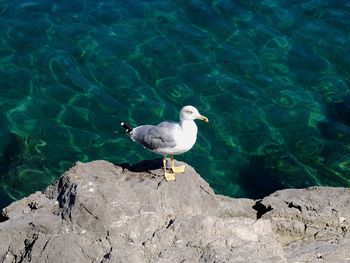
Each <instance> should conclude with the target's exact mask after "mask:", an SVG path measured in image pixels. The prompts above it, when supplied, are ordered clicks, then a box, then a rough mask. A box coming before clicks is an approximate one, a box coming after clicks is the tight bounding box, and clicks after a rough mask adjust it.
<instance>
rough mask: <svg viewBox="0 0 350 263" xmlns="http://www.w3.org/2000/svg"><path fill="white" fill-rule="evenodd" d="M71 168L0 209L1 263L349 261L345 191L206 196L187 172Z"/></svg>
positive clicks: (145, 166) (349, 203)
mask: <svg viewBox="0 0 350 263" xmlns="http://www.w3.org/2000/svg"><path fill="white" fill-rule="evenodd" d="M160 164H161V163H160V162H159V161H147V162H142V163H140V164H137V165H135V166H128V165H122V166H117V165H114V164H112V163H109V162H106V161H94V162H90V163H80V162H78V163H77V164H76V165H75V166H74V167H73V168H71V169H70V170H69V171H67V172H66V173H65V174H63V175H62V177H61V178H60V179H59V180H58V181H57V182H56V183H55V184H54V185H52V186H50V187H49V188H48V189H47V190H46V191H45V192H36V193H34V194H32V195H31V196H29V197H27V198H24V199H22V200H20V201H18V202H15V203H13V204H11V205H10V206H8V207H7V208H5V209H4V210H3V212H2V214H1V216H0V222H1V223H0V262H50V263H53V262H137V263H138V262H169V263H170V262H217V263H218V262H250V263H251V262H348V261H349V260H350V250H349V247H350V239H349V236H348V233H347V232H348V227H349V222H350V190H349V189H345V188H320V187H312V188H308V189H301V190H282V191H278V192H275V193H273V194H271V195H270V196H268V197H266V198H264V199H262V200H258V201H254V200H250V199H232V198H228V197H224V196H220V195H215V194H214V192H213V190H212V189H211V188H210V187H209V185H208V184H207V183H206V182H205V181H204V180H203V179H202V178H201V177H200V176H199V175H198V174H197V173H196V172H195V171H194V169H193V168H191V167H190V166H187V171H186V173H185V174H182V175H178V176H177V180H176V181H174V182H166V181H165V180H164V179H163V177H162V170H161V169H160V168H159V166H160Z"/></svg>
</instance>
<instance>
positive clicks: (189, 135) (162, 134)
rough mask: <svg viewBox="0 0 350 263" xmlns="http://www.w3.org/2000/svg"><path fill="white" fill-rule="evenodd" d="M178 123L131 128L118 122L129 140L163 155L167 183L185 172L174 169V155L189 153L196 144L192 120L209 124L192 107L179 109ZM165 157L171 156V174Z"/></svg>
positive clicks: (195, 127) (182, 169) (194, 124)
mask: <svg viewBox="0 0 350 263" xmlns="http://www.w3.org/2000/svg"><path fill="white" fill-rule="evenodd" d="M179 117H180V122H172V121H163V122H161V123H159V124H157V125H141V126H137V127H135V128H132V127H131V126H130V125H129V124H128V123H126V122H120V125H121V126H122V127H123V128H124V129H125V132H126V134H127V135H129V136H130V138H131V139H132V140H133V141H135V142H137V143H140V144H142V145H143V146H144V147H145V148H147V149H148V150H150V151H152V152H154V153H157V154H161V155H163V168H164V177H165V179H166V180H167V181H173V180H176V174H178V173H184V172H185V165H181V166H177V167H175V164H174V155H178V154H182V153H185V152H187V151H189V150H190V149H191V148H192V147H193V145H194V144H195V142H196V139H197V132H198V128H197V125H196V123H195V122H194V120H196V119H198V120H202V121H204V122H209V120H208V118H207V117H205V116H203V115H201V114H200V113H199V112H198V110H197V109H196V108H195V107H193V106H185V107H183V108H182V109H181V111H180V114H179ZM167 155H170V156H171V172H168V171H167V167H166V163H167V159H166V158H167Z"/></svg>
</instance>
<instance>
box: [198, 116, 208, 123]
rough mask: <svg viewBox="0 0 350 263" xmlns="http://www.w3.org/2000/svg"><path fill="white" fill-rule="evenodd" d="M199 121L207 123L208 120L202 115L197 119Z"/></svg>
mask: <svg viewBox="0 0 350 263" xmlns="http://www.w3.org/2000/svg"><path fill="white" fill-rule="evenodd" d="M199 119H200V120H202V121H204V122H209V120H208V118H207V117H205V116H203V115H201V116H200V117H199Z"/></svg>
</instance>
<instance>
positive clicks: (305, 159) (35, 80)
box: [0, 0, 350, 207]
mask: <svg viewBox="0 0 350 263" xmlns="http://www.w3.org/2000/svg"><path fill="white" fill-rule="evenodd" d="M0 23H1V27H0V109H1V110H0V121H1V128H0V135H1V137H0V207H4V206H5V205H7V204H9V203H10V202H12V201H13V200H17V199H19V198H21V197H23V196H26V195H28V194H29V193H31V192H34V191H36V190H41V189H43V188H44V187H46V186H47V185H48V184H50V183H51V182H53V181H54V180H55V179H57V177H58V176H59V175H60V174H61V173H62V172H63V171H65V170H66V169H68V168H69V167H70V166H72V164H73V163H74V162H75V161H77V160H79V161H83V162H86V161H89V160H94V159H105V160H110V161H112V162H115V163H124V162H128V163H136V162H138V161H140V160H143V159H154V158H159V156H157V155H155V154H153V153H151V152H148V151H146V150H144V149H143V148H142V147H141V146H139V145H137V144H134V143H132V142H131V141H130V140H129V139H128V138H127V137H125V136H123V134H121V133H115V132H114V131H116V130H119V131H120V127H119V120H126V121H128V122H130V123H131V124H132V125H139V124H145V123H150V124H152V123H153V124H155V123H157V122H159V121H161V120H164V119H169V120H176V119H177V118H178V111H179V109H180V108H181V107H182V106H184V105H187V104H191V105H194V106H196V107H197V108H198V109H199V110H200V112H201V113H202V114H204V115H206V116H208V118H209V119H210V123H209V124H205V123H198V126H199V137H198V140H197V143H196V145H195V147H194V148H193V149H192V150H191V151H190V152H188V153H186V154H183V155H181V156H178V159H179V160H183V161H186V162H188V163H189V164H191V165H192V166H194V167H195V168H196V170H197V171H198V172H199V173H200V174H201V175H202V177H203V178H204V179H205V180H206V181H207V182H209V183H210V185H211V186H212V187H213V188H214V189H215V191H216V192H218V193H221V194H224V195H228V196H233V197H253V198H259V197H262V196H264V195H266V194H269V193H271V192H273V191H275V190H277V189H282V188H290V187H292V188H300V187H306V186H311V185H329V186H349V182H350V91H349V84H350V79H349V76H350V43H349V42H350V33H349V32H350V1H330V0H309V1H296V0H294V1H293V0H278V1H277V0H265V1H252V0H250V1H249V0H246V1H238V0H237V1H234V0H232V1H230V0H213V1H209V0H208V1H200V0H193V1H190V0H186V1H183V0H174V1H170V0H158V1H149V0H148V1H147V0H144V1H137V0H123V1H87V0H86V1H78V0H69V1H68V0H66V1H65V0H60V1H48V0H32V1H22V0H18V1H9V0H7V1H6V0H4V1H1V3H0Z"/></svg>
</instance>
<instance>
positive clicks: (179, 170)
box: [171, 165, 185, 174]
mask: <svg viewBox="0 0 350 263" xmlns="http://www.w3.org/2000/svg"><path fill="white" fill-rule="evenodd" d="M171 170H172V171H173V173H175V174H179V173H184V172H185V165H181V166H177V167H175V166H173V167H171Z"/></svg>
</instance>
